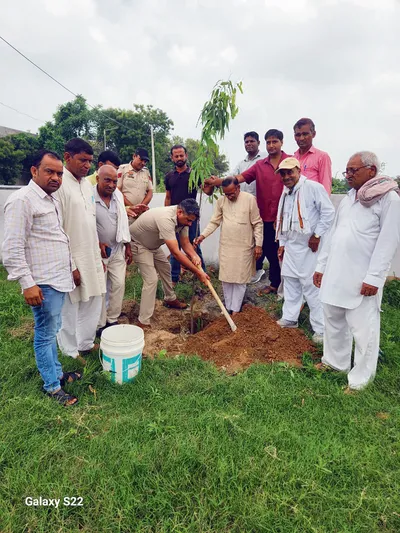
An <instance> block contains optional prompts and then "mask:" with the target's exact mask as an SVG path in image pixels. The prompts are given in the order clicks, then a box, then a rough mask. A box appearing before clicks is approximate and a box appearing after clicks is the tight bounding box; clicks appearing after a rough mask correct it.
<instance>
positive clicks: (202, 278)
mask: <svg viewBox="0 0 400 533" xmlns="http://www.w3.org/2000/svg"><path fill="white" fill-rule="evenodd" d="M196 276H197V277H198V278H199V280H200V281H201V282H202V283H204V285H206V284H207V281H209V280H210V276H209V275H208V274H206V273H205V272H204V270H199V271H198V272H196Z"/></svg>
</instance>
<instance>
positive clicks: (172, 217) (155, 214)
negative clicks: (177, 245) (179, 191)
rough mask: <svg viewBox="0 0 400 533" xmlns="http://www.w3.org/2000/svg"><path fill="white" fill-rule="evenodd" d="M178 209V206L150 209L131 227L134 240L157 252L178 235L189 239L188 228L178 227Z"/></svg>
mask: <svg viewBox="0 0 400 533" xmlns="http://www.w3.org/2000/svg"><path fill="white" fill-rule="evenodd" d="M177 209H178V207H177V206H176V205H171V206H168V207H155V208H154V209H149V211H146V212H145V213H143V214H142V215H140V217H139V218H138V219H137V220H136V222H135V223H134V224H132V225H131V227H130V231H131V235H132V239H133V240H134V241H135V242H138V243H140V244H142V245H143V246H145V247H146V248H147V249H148V250H156V249H157V248H159V247H160V246H162V245H163V244H165V241H169V240H173V239H176V233H180V234H181V235H182V236H185V237H188V236H189V228H188V226H179V225H178V220H177V217H176V212H177Z"/></svg>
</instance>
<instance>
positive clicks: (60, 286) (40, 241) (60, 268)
mask: <svg viewBox="0 0 400 533" xmlns="http://www.w3.org/2000/svg"><path fill="white" fill-rule="evenodd" d="M31 174H32V179H31V181H30V182H29V184H28V185H27V186H26V187H22V188H21V189H19V190H18V191H15V192H14V193H13V194H11V195H10V196H9V198H8V199H7V201H6V204H5V206H4V243H3V264H4V266H5V268H6V269H7V271H8V279H9V280H17V281H19V283H20V285H21V288H22V292H23V295H24V298H25V301H26V303H27V304H28V305H30V306H31V308H32V312H33V317H34V320H35V333H34V340H33V346H34V350H35V357H36V364H37V368H38V370H39V372H40V375H41V377H42V379H43V390H44V392H45V393H46V394H47V395H48V396H50V397H51V398H53V399H55V400H57V401H58V402H60V403H61V404H62V405H65V406H71V405H75V404H76V403H77V402H78V399H77V398H76V397H75V396H71V395H70V394H67V393H66V392H65V391H64V390H63V389H62V386H64V385H65V384H67V383H71V382H73V381H75V380H77V379H80V378H81V377H82V374H81V373H80V372H77V371H76V372H63V371H62V367H61V364H60V362H59V360H58V354H57V341H56V335H57V332H58V330H59V328H60V324H61V309H62V306H63V304H64V300H65V297H66V296H67V297H68V295H67V294H66V293H68V292H70V291H72V290H73V289H74V286H75V285H74V279H73V276H72V258H71V250H70V245H69V239H68V236H67V234H66V233H65V231H64V230H63V226H62V217H61V209H60V205H59V203H58V201H57V199H56V198H55V196H54V193H55V192H56V191H57V190H58V189H59V187H60V185H61V183H62V178H63V165H62V161H61V158H60V156H59V155H58V154H56V153H55V152H51V151H49V150H41V151H40V152H39V153H37V154H36V155H35V156H34V157H33V164H32V167H31Z"/></svg>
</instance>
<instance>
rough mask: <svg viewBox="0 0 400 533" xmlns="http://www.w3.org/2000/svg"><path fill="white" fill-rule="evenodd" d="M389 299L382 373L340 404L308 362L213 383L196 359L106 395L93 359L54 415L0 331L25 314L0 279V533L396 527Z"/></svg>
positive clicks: (398, 440)
mask: <svg viewBox="0 0 400 533" xmlns="http://www.w3.org/2000/svg"><path fill="white" fill-rule="evenodd" d="M137 283H138V281H137V279H136V281H135V280H130V281H129V289H128V296H129V297H133V296H132V294H130V293H129V291H132V292H133V288H134V287H135V286H136V291H137V290H138V288H139V286H138V285H137ZM393 287H394V286H393V285H390V287H389V289H390V291H387V294H389V296H390V298H389V299H386V303H385V304H384V313H383V315H382V343H381V345H382V349H383V352H384V363H383V364H381V365H380V368H379V372H378V376H377V378H376V380H375V382H374V383H373V384H372V385H371V386H369V387H368V388H367V389H366V390H364V391H362V392H361V393H359V394H357V395H355V396H345V395H344V394H343V392H342V386H343V385H344V384H345V382H346V379H345V376H343V375H329V374H318V373H316V372H315V371H314V370H313V368H311V367H308V366H307V368H306V369H304V370H296V369H291V368H289V367H287V366H286V365H279V364H277V365H272V366H266V365H264V366H263V365H256V366H252V367H250V368H249V369H248V370H247V371H246V372H244V373H242V374H239V375H236V376H234V377H229V376H226V375H224V374H223V373H220V372H218V371H217V370H216V369H215V368H214V367H213V366H212V365H210V364H208V363H205V362H203V361H201V360H200V359H198V358H186V357H183V356H181V357H178V358H174V359H168V358H166V357H164V356H162V355H160V357H158V358H156V359H155V360H154V361H149V360H145V361H144V364H143V370H142V372H141V373H140V375H139V376H138V378H137V380H136V381H135V383H132V384H129V385H124V386H117V385H113V384H111V383H110V382H109V381H108V380H107V378H106V376H105V375H104V374H103V373H102V372H101V367H100V364H99V362H98V361H97V360H96V359H95V358H93V360H92V361H90V364H89V365H88V367H87V369H86V370H85V375H84V378H83V380H82V381H81V382H79V383H76V384H74V385H73V386H71V387H70V388H69V390H70V391H71V392H73V393H76V394H77V395H78V396H79V399H80V403H79V405H78V406H77V407H76V408H72V409H66V408H62V407H60V406H58V405H57V404H55V403H53V402H52V401H51V400H50V399H48V398H46V397H45V396H44V395H43V394H41V392H40V387H41V379H40V377H39V376H38V373H37V371H36V367H35V361H34V356H33V350H32V345H31V342H30V340H29V339H28V338H25V336H24V335H19V336H17V337H15V336H12V335H10V333H9V330H10V329H11V328H18V327H21V328H22V327H24V322H25V321H24V317H29V316H30V310H29V308H28V307H27V306H25V305H24V304H23V303H22V298H21V295H20V291H19V289H18V286H17V285H15V284H12V283H8V282H6V281H5V275H4V271H1V281H0V351H1V353H0V379H1V381H0V386H1V397H0V531H1V532H2V533H9V532H11V533H23V532H32V533H42V532H43V533H45V532H46V533H49V532H50V533H53V532H54V533H56V532H67V533H70V532H79V531H80V532H85V533H86V532H90V533H100V532H110V533H115V532H121V533H122V532H123V533H128V532H140V533H142V532H143V533H145V532H146V533H150V532H154V533H164V532H165V533H167V532H196V533H197V532H204V533H205V532H207V533H208V532H237V533H241V532H255V533H258V532H272V533H292V532H299V533H303V532H315V533H325V532H335V533H336V532H340V533H342V532H354V533H364V532H365V533H371V532H393V533H394V532H398V531H400V459H399V453H400V407H399V405H400V404H399V400H400V350H399V341H400V333H399V332H400V313H399V309H398V308H396V307H393V306H392V305H391V302H393V301H394V302H396V301H397V300H396V294H397V295H398V294H399V293H396V291H397V287H395V288H393ZM185 290H186V289H185ZM393 298H394V300H393ZM25 320H26V319H25ZM62 363H63V364H64V366H65V368H66V369H72V368H73V367H74V362H73V361H72V360H70V359H63V360H62ZM89 385H90V386H91V389H92V391H93V392H91V391H90V390H89ZM27 496H33V497H39V496H42V497H47V498H61V499H62V498H63V497H65V496H70V497H71V496H75V497H82V498H83V506H82V507H66V506H63V505H62V504H61V505H60V506H59V508H58V509H55V508H50V509H48V508H43V507H41V508H32V507H27V506H26V505H25V504H24V499H25V497H27Z"/></svg>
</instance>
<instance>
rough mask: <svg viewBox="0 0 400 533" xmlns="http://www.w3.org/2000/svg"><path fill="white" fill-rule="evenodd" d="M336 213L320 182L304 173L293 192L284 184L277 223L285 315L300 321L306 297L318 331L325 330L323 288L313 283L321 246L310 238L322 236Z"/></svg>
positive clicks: (287, 317) (312, 324) (319, 333)
mask: <svg viewBox="0 0 400 533" xmlns="http://www.w3.org/2000/svg"><path fill="white" fill-rule="evenodd" d="M334 217H335V208H334V207H333V205H332V202H331V201H330V199H329V196H328V194H327V192H326V190H325V189H324V187H323V186H322V185H321V184H320V183H316V182H314V181H310V180H308V179H307V178H306V177H305V176H301V177H300V179H299V181H298V182H297V184H296V185H295V187H294V188H293V190H292V192H290V190H289V189H288V188H287V187H284V189H283V192H282V196H281V199H280V202H279V208H278V217H277V223H276V224H277V238H278V239H279V246H284V247H285V253H284V256H283V262H282V268H281V275H282V277H283V279H284V283H283V292H284V304H283V315H282V318H283V319H285V320H290V321H293V322H297V320H298V318H299V314H300V310H301V306H302V304H303V297H304V298H305V299H306V301H307V304H308V307H309V309H310V322H311V326H312V328H313V330H314V332H315V333H317V334H318V335H322V334H323V333H324V319H323V311H322V304H321V301H320V299H319V290H318V289H317V287H316V286H315V285H314V283H313V275H314V272H315V266H316V264H317V258H318V253H319V250H318V251H317V252H313V251H312V250H311V248H310V247H309V246H308V241H309V240H310V237H311V236H312V235H313V234H314V233H315V234H316V235H319V236H321V237H322V236H323V235H324V234H325V233H326V232H327V231H328V230H329V228H330V227H331V225H332V222H333V219H334ZM320 248H321V243H320V246H319V249H320Z"/></svg>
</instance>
